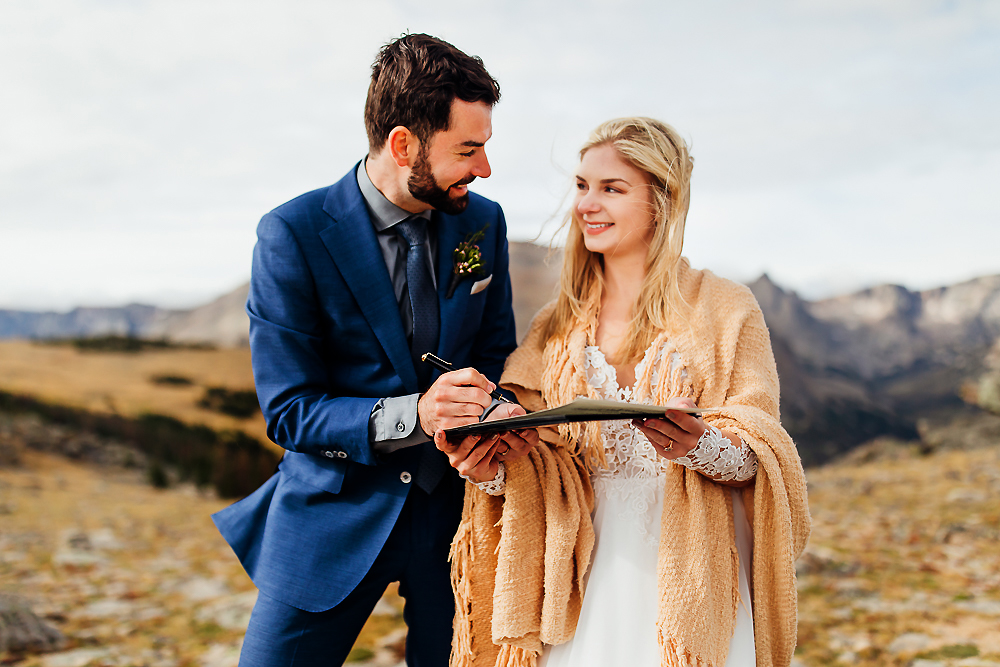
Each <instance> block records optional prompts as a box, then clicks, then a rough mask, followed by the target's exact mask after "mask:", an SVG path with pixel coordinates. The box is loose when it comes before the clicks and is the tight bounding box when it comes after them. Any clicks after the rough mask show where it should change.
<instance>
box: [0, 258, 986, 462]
mask: <svg viewBox="0 0 1000 667" xmlns="http://www.w3.org/2000/svg"><path fill="white" fill-rule="evenodd" d="M550 255H551V257H550ZM547 258H548V259H549V261H548V262H546V259H547ZM559 259H560V258H559V256H558V251H557V252H556V253H550V251H549V250H548V249H547V248H543V247H540V246H537V245H534V244H531V243H517V242H513V243H511V244H510V267H511V268H510V270H511V282H512V289H513V294H514V311H515V317H516V320H517V331H518V335H519V336H523V335H524V333H525V332H526V331H527V327H528V324H529V322H530V319H531V317H532V316H533V314H534V313H535V312H536V311H537V310H538V309H539V308H540V307H541V306H542V305H544V304H545V303H546V302H547V301H549V300H550V299H551V298H552V297H553V295H554V293H555V289H556V284H557V282H558V267H559ZM749 287H750V289H751V290H752V291H753V293H754V295H755V296H756V298H757V301H758V303H760V306H761V309H762V310H763V312H764V318H765V320H766V321H767V324H768V328H769V329H770V332H771V342H772V346H773V348H774V353H775V360H776V362H777V365H778V373H779V376H780V379H781V399H782V422H783V423H784V424H785V427H786V428H787V429H788V431H789V433H791V434H792V435H793V437H795V439H796V441H797V442H798V443H799V445H800V450H801V451H802V455H803V460H804V461H805V462H806V463H807V464H810V463H820V462H823V461H825V460H828V459H830V458H833V457H835V456H837V455H839V454H841V453H843V452H846V451H847V450H850V449H852V448H854V447H855V446H857V445H858V444H861V443H863V442H867V441H870V440H872V439H874V438H877V437H879V436H891V437H895V438H898V439H901V440H916V439H918V438H919V437H920V428H921V427H922V425H924V424H925V423H927V420H931V421H934V420H937V421H941V419H948V418H949V416H954V415H960V414H965V413H969V412H970V411H972V412H975V411H976V410H977V409H978V408H975V407H973V406H971V405H970V400H969V396H970V392H971V394H972V395H973V399H974V398H975V396H974V394H975V387H976V386H978V385H977V383H979V382H980V380H981V378H983V377H985V376H984V373H987V372H988V371H989V370H990V368H991V363H992V362H990V361H989V359H992V358H994V357H996V358H1000V275H996V276H986V277H982V278H977V279H974V280H970V281H967V282H963V283H960V284H957V285H952V286H948V287H940V288H936V289H931V290H925V291H911V290H908V289H906V288H905V287H901V286H898V285H880V286H877V287H872V288H870V289H865V290H862V291H859V292H855V293H852V294H846V295H842V296H837V297H833V298H829V299H822V300H818V301H808V300H805V299H802V298H801V297H799V296H798V295H797V294H796V293H795V292H793V291H789V290H785V289H783V288H781V287H780V286H778V285H777V284H775V283H774V282H773V281H771V280H770V278H768V276H766V275H764V276H761V277H760V278H758V279H757V280H756V281H754V282H752V283H750V285H749ZM247 288H248V286H247V285H242V286H240V287H238V288H236V289H235V290H233V291H231V292H229V293H227V294H224V295H223V296H221V297H219V298H217V299H215V300H214V301H212V302H210V303H207V304H205V305H203V306H200V307H197V308H193V309H190V310H170V309H163V308H158V307H155V306H148V305H140V304H131V305H128V306H124V307H121V308H76V309H74V310H72V311H69V312H67V313H54V312H28V311H14V310H0V339H2V338H30V339H52V338H77V337H93V336H103V335H120V336H132V337H139V338H157V339H159V338H165V339H167V340H170V341H173V342H178V343H205V342H208V343H213V344H216V345H221V346H231V345H245V344H246V343H247V336H248V328H249V321H248V319H247V316H246V313H245V312H244V310H243V306H244V304H245V302H246V296H247ZM994 345H995V346H997V347H996V350H994V353H993V354H992V355H990V350H991V348H992V347H993V346H994ZM992 365H993V366H996V365H997V364H996V363H992ZM993 372H994V373H997V372H1000V371H997V370H996V369H994V371H993ZM990 386H991V387H992V386H993V385H990ZM997 386H998V387H1000V385H997ZM991 391H993V390H991ZM994 393H995V392H994ZM973 402H974V401H973Z"/></svg>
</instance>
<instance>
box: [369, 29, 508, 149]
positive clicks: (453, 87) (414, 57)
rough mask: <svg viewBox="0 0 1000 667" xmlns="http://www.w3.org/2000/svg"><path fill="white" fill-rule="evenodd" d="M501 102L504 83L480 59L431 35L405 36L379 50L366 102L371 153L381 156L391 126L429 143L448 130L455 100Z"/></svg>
mask: <svg viewBox="0 0 1000 667" xmlns="http://www.w3.org/2000/svg"><path fill="white" fill-rule="evenodd" d="M455 98H458V99H460V100H462V101H463V102H485V103H486V104H489V105H490V106H493V105H494V104H496V103H497V102H498V101H499V100H500V84H498V83H497V82H496V80H495V79H494V78H493V77H492V76H490V73H489V72H487V71H486V68H485V67H484V66H483V61H482V59H481V58H479V57H478V56H469V55H466V54H465V53H463V52H462V51H459V50H458V49H456V48H455V47H454V46H452V45H451V44H449V43H448V42H445V41H443V40H440V39H438V38H437V37H431V36H430V35H424V34H416V35H403V36H402V37H400V38H399V39H395V40H393V41H391V42H389V43H388V44H386V45H385V46H383V47H382V50H381V51H379V53H378V56H377V57H376V58H375V62H374V63H373V64H372V82H371V85H370V86H369V87H368V99H367V101H366V102H365V129H366V130H367V131H368V145H369V150H371V152H372V153H373V154H375V153H378V152H379V151H381V150H382V147H383V146H385V142H386V139H388V138H389V133H390V132H391V131H392V128H394V127H396V126H399V125H402V126H403V127H405V128H406V129H408V130H409V131H410V132H412V133H413V134H415V135H416V137H417V139H419V140H420V142H421V143H422V144H425V145H426V142H427V140H428V139H429V138H430V136H431V135H432V134H434V133H435V132H438V131H440V130H447V129H448V121H449V119H450V117H451V103H452V100H454V99H455Z"/></svg>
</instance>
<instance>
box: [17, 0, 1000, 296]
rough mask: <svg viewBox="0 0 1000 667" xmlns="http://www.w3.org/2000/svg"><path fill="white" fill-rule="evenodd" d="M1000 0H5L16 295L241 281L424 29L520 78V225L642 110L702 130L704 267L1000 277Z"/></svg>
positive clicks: (504, 186)
mask: <svg viewBox="0 0 1000 667" xmlns="http://www.w3.org/2000/svg"><path fill="white" fill-rule="evenodd" d="M671 4H674V5H678V6H671ZM995 7H996V6H995V4H991V3H980V2H952V3H944V4H942V3H935V2H903V1H901V0H900V1H899V2H888V1H883V2H876V3H872V2H860V0H858V1H856V2H853V1H852V2H844V1H843V0H837V1H834V0H823V1H810V2H796V3H791V4H789V3H777V2H773V3H769V4H767V5H762V4H754V5H753V6H752V7H751V6H749V5H746V4H745V3H737V2H735V1H734V0H725V1H722V0H720V1H715V2H703V3H697V4H696V3H687V4H685V5H683V6H680V5H679V3H661V2H656V1H655V0H645V1H638V0H635V1H625V2H618V3H608V2H596V1H586V2H583V1H581V2H557V3H537V2H533V3H528V2H524V1H521V0H518V1H515V2H503V3H501V2H484V3H479V4H478V5H477V6H476V9H475V10H474V11H470V9H469V6H468V5H467V4H461V5H460V4H458V3H450V2H439V1H434V2H427V1H425V2H419V3H418V2H410V1H403V0H400V1H398V2H388V1H382V2H367V3H353V2H289V3H276V2H265V1H262V0H250V1H247V2H242V3H236V2H233V0H200V1H197V2H196V1H193V0H185V1H181V2H173V3H154V2H147V3H121V2H111V1H105V2H99V1H97V0H91V1H89V2H71V1H69V0H63V1H62V2H58V1H53V2H47V3H4V4H2V5H0V91H2V93H0V94H2V99H3V105H4V108H5V114H4V116H5V122H4V124H3V125H2V126H0V235H2V238H3V241H4V242H3V244H0V307H2V306H11V305H16V306H19V307H26V306H36V307H55V306H58V307H65V306H68V305H71V304H75V303H84V302H86V303H97V302H105V303H119V302H123V301H126V300H131V299H140V300H147V301H148V300H156V299H169V300H170V302H171V303H174V304H177V303H182V302H183V303H194V302H197V301H200V300H207V299H209V298H211V297H213V296H215V295H216V294H217V293H218V292H220V291H222V290H224V289H227V288H229V287H231V286H232V285H235V284H238V283H239V282H240V281H241V280H244V279H245V278H246V276H247V273H248V267H249V259H250V258H249V249H250V246H251V245H252V243H253V228H254V226H255V223H256V220H257V219H258V218H259V217H260V215H261V214H263V213H264V212H266V211H267V210H269V209H270V208H272V207H273V206H275V205H277V204H279V203H281V202H282V201H285V200H287V199H289V198H291V197H293V196H295V195H297V194H299V193H301V192H304V191H306V190H309V189H312V188H315V187H320V186H323V185H326V184H329V183H331V182H333V181H334V180H336V179H338V178H339V177H340V176H341V175H342V174H343V173H345V172H346V171H347V169H348V168H349V167H350V165H352V164H353V163H354V162H355V161H356V160H357V159H359V158H360V157H361V156H362V155H363V154H364V152H365V149H366V146H365V143H366V142H365V137H364V130H363V126H362V107H363V103H364V95H365V93H366V90H367V77H368V73H369V69H368V68H369V66H370V62H371V60H372V57H373V55H374V53H375V51H376V50H377V49H378V47H379V46H380V45H381V44H382V43H384V42H385V41H386V40H387V39H389V38H391V37H393V36H395V35H398V34H400V33H401V32H403V31H405V30H413V31H426V32H430V33H432V34H437V35H440V36H441V37H443V38H445V39H448V40H450V41H452V42H453V43H455V44H456V45H457V46H459V47H460V48H463V49H465V50H467V51H468V52H471V53H476V54H478V55H480V56H482V57H483V59H484V61H485V62H486V64H487V66H488V67H489V69H490V70H491V72H492V73H493V74H494V75H495V76H496V77H497V78H498V79H499V80H500V82H501V86H502V88H503V94H504V98H503V100H502V101H501V103H500V105H499V106H498V107H497V109H496V111H495V113H494V139H493V140H492V141H491V142H490V144H489V146H488V152H489V155H490V158H491V162H492V164H493V168H494V175H493V177H492V178H490V179H489V180H487V181H484V182H480V183H477V189H478V191H480V192H481V193H483V194H485V195H487V196H491V197H493V198H495V199H497V200H498V201H500V202H501V203H502V204H503V205H504V207H505V210H506V212H507V214H508V220H509V222H510V226H511V235H512V237H513V238H519V239H525V238H530V237H532V236H534V235H535V234H536V233H537V232H538V229H539V225H540V223H541V222H543V221H545V220H547V219H549V218H551V217H552V215H553V214H554V213H555V212H556V211H557V210H558V208H559V205H560V202H561V200H562V197H563V195H564V193H565V192H566V187H567V183H568V181H567V174H568V173H570V171H571V170H572V169H573V167H574V162H575V152H576V149H577V147H578V146H579V144H580V143H581V142H582V141H583V139H584V138H585V137H586V134H587V132H588V131H589V130H590V129H591V128H592V127H593V126H595V125H596V124H597V123H599V122H601V121H603V120H606V119H607V118H610V117H613V116H617V115H626V114H636V113H639V114H645V115H653V116H656V117H660V118H662V119H664V120H667V121H668V122H670V123H672V124H673V125H675V126H676V127H678V128H679V129H680V130H681V131H682V133H683V134H684V135H685V136H687V137H689V138H690V139H691V141H692V143H693V149H694V154H695V158H696V169H695V175H694V178H695V181H694V199H693V204H692V211H691V217H690V221H689V227H688V229H689V238H688V244H687V245H688V249H689V252H690V254H691V257H692V260H693V261H694V262H695V263H696V264H698V265H702V266H709V267H711V268H714V269H716V270H718V271H720V272H722V273H725V274H727V275H733V276H736V277H746V278H749V277H753V276H754V275H755V274H756V273H757V272H759V271H760V270H764V269H767V270H769V271H770V272H771V273H772V275H773V276H774V277H775V278H776V279H777V280H779V281H781V282H783V283H785V284H787V285H789V286H791V287H794V288H797V289H801V290H803V291H805V292H807V293H810V294H821V293H827V292H829V291H830V290H834V289H841V288H844V287H848V286H854V285H860V284H869V283H872V282H878V281H882V280H888V281H893V282H902V283H906V284H910V285H914V286H924V285H927V284H931V283H936V282H946V281H949V280H953V279H958V278H963V277H967V276H968V275H971V274H972V273H994V272H1000V260H998V259H995V258H994V255H996V253H995V252H994V251H993V250H992V248H995V247H997V244H996V241H997V240H1000V239H997V237H996V233H995V232H994V231H993V228H994V227H997V225H996V224H995V223H996V221H997V220H998V218H1000V203H998V202H995V201H994V198H993V197H992V195H991V194H990V191H989V188H990V186H991V185H992V182H993V181H995V180H996V177H997V176H998V175H1000V160H998V155H1000V130H998V129H997V125H996V122H995V118H996V117H998V111H1000V72H998V71H997V69H996V67H995V63H996V62H998V61H1000V39H998V37H1000V35H998V33H1000V12H998V10H997V9H996V8H995ZM845 277H846V278H845Z"/></svg>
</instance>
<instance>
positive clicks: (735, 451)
mask: <svg viewBox="0 0 1000 667" xmlns="http://www.w3.org/2000/svg"><path fill="white" fill-rule="evenodd" d="M673 461H674V463H679V464H680V465H682V466H684V467H685V468H691V469H692V470H697V471H698V472H701V473H704V474H706V475H708V476H709V477H714V478H715V479H719V480H721V481H723V482H745V481H746V480H748V479H750V478H751V477H753V476H754V475H756V474H757V455H756V454H754V453H753V450H752V449H750V447H748V446H747V444H746V443H745V442H743V440H740V446H739V447H733V444H732V443H731V442H730V441H729V438H727V437H726V436H724V435H722V431H720V430H719V429H717V428H715V427H714V426H709V427H708V428H707V429H705V432H704V433H702V434H701V437H700V438H698V446H697V447H695V448H694V449H692V450H691V451H690V452H688V453H687V456H682V457H680V458H677V459H674V460H673Z"/></svg>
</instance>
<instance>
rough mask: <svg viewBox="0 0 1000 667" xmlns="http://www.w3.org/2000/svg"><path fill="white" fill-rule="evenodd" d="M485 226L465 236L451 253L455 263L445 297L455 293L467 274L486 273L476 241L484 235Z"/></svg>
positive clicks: (447, 297) (448, 297)
mask: <svg viewBox="0 0 1000 667" xmlns="http://www.w3.org/2000/svg"><path fill="white" fill-rule="evenodd" d="M487 227H489V225H488V224H487V225H486V227H483V228H482V229H480V230H479V231H478V232H473V233H471V234H469V235H468V236H466V237H465V240H464V241H462V242H461V243H459V244H458V247H457V248H455V252H454V253H452V256H453V257H454V262H455V263H454V266H453V267H452V270H451V282H450V283H449V284H448V294H447V295H445V298H446V299H450V298H451V297H452V295H454V294H455V288H456V287H458V284H459V283H460V282H462V281H463V280H464V279H465V278H467V277H468V276H479V275H482V274H484V273H486V269H485V268H484V267H483V253H482V251H480V250H479V246H478V245H476V243H477V242H478V241H481V240H483V238H484V237H485V236H486V229H487Z"/></svg>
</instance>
